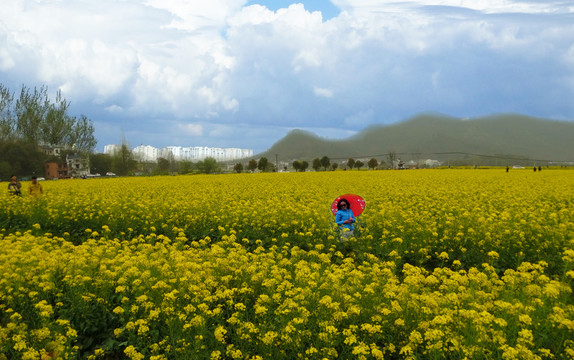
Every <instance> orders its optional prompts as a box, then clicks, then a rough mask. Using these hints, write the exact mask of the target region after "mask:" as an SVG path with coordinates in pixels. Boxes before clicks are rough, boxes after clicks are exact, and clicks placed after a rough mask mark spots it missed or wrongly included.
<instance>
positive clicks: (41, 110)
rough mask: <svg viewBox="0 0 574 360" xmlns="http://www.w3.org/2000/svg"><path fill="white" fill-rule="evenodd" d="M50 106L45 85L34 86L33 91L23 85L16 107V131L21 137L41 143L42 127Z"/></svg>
mask: <svg viewBox="0 0 574 360" xmlns="http://www.w3.org/2000/svg"><path fill="white" fill-rule="evenodd" d="M49 106H50V102H49V100H48V89H47V88H46V87H45V86H42V87H41V88H40V89H38V88H34V92H33V93H32V92H30V90H28V89H27V88H26V87H25V86H22V90H21V92H20V97H19V98H18V100H16V108H15V112H16V119H17V124H16V131H17V134H18V136H19V137H20V138H22V139H24V140H25V141H28V142H31V143H34V144H38V143H39V141H40V140H41V139H40V129H41V128H42V123H43V121H44V117H45V116H46V113H47V112H48V108H49Z"/></svg>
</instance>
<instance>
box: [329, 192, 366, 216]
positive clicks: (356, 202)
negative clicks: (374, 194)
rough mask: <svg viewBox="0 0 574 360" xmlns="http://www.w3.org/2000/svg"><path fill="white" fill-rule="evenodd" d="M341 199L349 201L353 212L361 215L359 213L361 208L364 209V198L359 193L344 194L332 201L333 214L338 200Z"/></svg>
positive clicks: (335, 212) (335, 211)
mask: <svg viewBox="0 0 574 360" xmlns="http://www.w3.org/2000/svg"><path fill="white" fill-rule="evenodd" d="M341 199H345V200H347V201H348V202H349V204H350V206H351V210H353V214H354V215H355V216H359V215H361V213H362V212H363V210H365V200H363V198H362V197H360V196H359V195H355V194H345V195H341V196H339V197H338V198H336V199H335V201H333V203H332V204H331V212H332V213H333V215H336V214H337V210H338V209H337V204H338V203H339V200H341Z"/></svg>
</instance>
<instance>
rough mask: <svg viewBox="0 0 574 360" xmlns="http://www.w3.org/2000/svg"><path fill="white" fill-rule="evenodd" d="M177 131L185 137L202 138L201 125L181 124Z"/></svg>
mask: <svg viewBox="0 0 574 360" xmlns="http://www.w3.org/2000/svg"><path fill="white" fill-rule="evenodd" d="M179 129H180V130H181V132H182V133H183V134H184V135H187V136H203V125H201V124H182V125H180V126H179Z"/></svg>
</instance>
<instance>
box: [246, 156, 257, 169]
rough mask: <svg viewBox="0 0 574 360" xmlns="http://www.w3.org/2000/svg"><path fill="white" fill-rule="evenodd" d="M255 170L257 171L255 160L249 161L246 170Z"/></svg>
mask: <svg viewBox="0 0 574 360" xmlns="http://www.w3.org/2000/svg"><path fill="white" fill-rule="evenodd" d="M255 169H257V160H255V159H251V160H249V163H248V164H247V170H249V171H255Z"/></svg>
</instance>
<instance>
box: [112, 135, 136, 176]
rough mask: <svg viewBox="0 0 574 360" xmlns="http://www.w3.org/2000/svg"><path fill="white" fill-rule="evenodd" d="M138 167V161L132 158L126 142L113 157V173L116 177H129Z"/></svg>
mask: <svg viewBox="0 0 574 360" xmlns="http://www.w3.org/2000/svg"><path fill="white" fill-rule="evenodd" d="M136 166H137V161H135V160H134V159H133V157H132V152H131V151H130V149H129V146H128V144H127V143H126V142H125V141H124V142H123V143H122V145H121V146H120V149H119V151H118V152H117V153H115V154H114V155H113V157H112V171H113V172H114V173H115V174H116V175H120V176H126V175H129V174H130V173H131V172H132V171H133V170H134V169H135V167H136Z"/></svg>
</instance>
